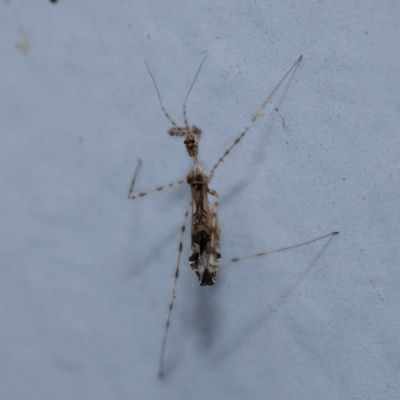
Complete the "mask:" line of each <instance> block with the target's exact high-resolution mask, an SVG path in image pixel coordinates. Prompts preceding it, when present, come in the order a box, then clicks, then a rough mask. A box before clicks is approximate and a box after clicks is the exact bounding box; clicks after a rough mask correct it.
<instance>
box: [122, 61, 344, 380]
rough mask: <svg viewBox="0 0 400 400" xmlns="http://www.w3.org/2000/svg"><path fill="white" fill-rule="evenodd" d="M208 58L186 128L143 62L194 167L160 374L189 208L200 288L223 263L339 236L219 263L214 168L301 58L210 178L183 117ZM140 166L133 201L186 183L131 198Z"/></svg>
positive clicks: (196, 134)
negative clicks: (168, 107) (172, 113)
mask: <svg viewBox="0 0 400 400" xmlns="http://www.w3.org/2000/svg"><path fill="white" fill-rule="evenodd" d="M207 56H208V55H207ZM207 56H206V57H205V58H204V60H203V61H202V63H201V64H200V67H199V69H198V70H197V73H196V75H195V77H194V79H193V81H192V84H191V86H190V89H189V92H188V94H187V96H186V98H185V101H184V103H183V117H184V123H185V126H183V127H180V126H178V125H177V124H176V123H175V122H174V121H173V119H172V118H171V117H170V116H169V114H168V113H167V112H166V111H165V109H164V106H163V103H162V100H161V96H160V93H159V90H158V88H157V84H156V82H155V79H154V77H153V74H152V73H151V71H150V69H149V67H148V65H147V62H146V66H147V69H148V71H149V74H150V76H151V78H152V80H153V83H154V86H155V88H156V91H157V95H158V98H159V101H160V105H161V109H162V110H163V112H164V114H165V116H166V117H167V118H168V119H169V120H170V122H171V123H172V127H171V128H170V129H169V130H168V133H169V135H171V136H181V137H184V145H185V146H186V150H187V153H188V155H189V156H190V157H191V158H192V160H193V165H192V167H191V169H190V171H189V174H188V176H187V178H186V182H187V183H188V184H189V186H190V189H191V194H192V201H191V203H190V204H189V207H188V209H187V210H186V213H185V217H184V223H183V225H182V231H181V240H180V245H179V253H178V262H177V267H176V272H175V280H174V287H173V290H172V298H171V302H170V306H169V311H168V317H167V323H166V327H165V331H164V337H163V342H162V348H161V355H160V370H159V371H160V375H162V373H163V369H164V367H163V364H164V352H165V347H166V341H167V334H168V328H169V325H170V318H171V312H172V306H173V301H174V298H175V293H176V286H177V281H178V276H179V266H180V258H181V254H182V247H183V236H184V233H185V229H186V220H187V217H188V214H189V211H190V207H191V209H192V224H191V239H192V243H191V252H190V256H189V264H190V266H191V268H192V269H193V270H194V272H195V273H196V275H197V277H198V279H199V282H200V285H201V286H205V285H213V284H214V283H215V277H216V274H217V269H218V267H219V266H220V265H221V264H225V263H228V262H236V261H240V260H243V259H247V258H252V257H259V256H264V255H267V254H271V253H274V252H279V251H284V250H288V249H292V248H296V247H299V246H303V245H306V244H309V243H311V242H314V241H317V240H320V239H323V238H325V237H328V236H332V235H334V234H337V233H338V232H331V233H329V234H327V235H324V236H320V237H318V238H316V239H313V240H309V241H307V242H303V243H300V244H296V245H293V246H289V247H285V248H281V249H278V250H273V251H267V252H262V253H258V254H254V255H252V256H247V257H241V258H233V259H230V260H227V261H221V254H220V252H219V244H220V235H221V228H220V225H219V221H218V217H217V211H218V205H219V195H218V193H217V192H216V191H215V190H212V189H210V187H209V183H210V182H211V180H212V178H213V176H214V172H215V170H216V169H217V167H218V166H219V165H220V164H221V162H222V161H223V160H224V158H225V157H226V156H227V155H228V154H229V153H230V151H231V150H232V149H233V147H235V146H236V145H237V144H238V143H239V142H240V140H241V139H242V138H243V137H244V136H245V135H246V133H247V132H248V131H249V129H250V127H251V126H252V124H253V123H254V122H255V121H256V119H257V118H258V117H259V116H261V115H262V109H263V108H264V107H265V106H266V104H267V103H268V102H269V100H270V99H271V97H272V96H273V95H274V93H275V92H276V91H277V89H278V88H279V86H280V85H281V84H282V82H283V81H284V80H285V79H286V77H287V76H288V75H289V74H290V73H291V72H292V71H293V70H294V68H295V67H296V66H297V65H298V63H299V62H300V60H301V58H302V56H300V58H299V59H298V60H297V61H296V62H295V63H294V64H293V65H292V67H291V68H290V69H289V70H288V71H287V72H286V74H285V75H284V77H283V78H282V79H281V80H280V82H279V83H278V84H277V85H276V86H275V88H274V90H273V91H272V92H271V93H270V95H269V96H268V98H267V99H266V100H265V101H264V103H263V104H262V105H261V107H260V109H259V110H258V111H257V112H256V113H255V115H254V116H253V118H252V119H251V121H250V123H249V124H248V125H247V127H246V128H245V129H244V130H243V132H242V133H241V134H240V135H239V136H238V137H237V138H236V140H235V141H234V142H233V144H232V145H231V146H230V147H229V148H228V149H227V150H226V151H225V152H224V154H223V155H222V156H221V157H220V158H219V160H218V161H217V163H216V164H215V165H214V167H213V168H212V169H211V172H210V174H209V175H207V174H206V173H205V172H204V170H203V169H202V168H201V166H200V165H199V162H198V159H197V156H198V151H199V142H200V139H201V134H202V132H201V129H200V128H198V127H197V126H195V125H192V126H189V124H188V122H187V118H186V101H187V99H188V97H189V95H190V92H191V90H192V88H193V85H194V83H195V81H196V78H197V76H198V74H199V72H200V69H201V67H202V65H203V63H204V61H205V60H206V58H207ZM140 166H141V161H140V160H139V164H138V167H137V169H136V171H135V174H134V177H133V180H132V184H131V188H130V191H129V195H128V197H129V198H130V199H136V198H138V197H143V196H145V195H147V194H149V193H153V192H155V191H161V190H163V189H165V188H168V187H172V186H174V185H177V184H181V183H184V182H185V180H180V181H178V182H175V183H171V184H169V185H166V186H161V187H158V188H156V189H154V190H150V191H148V192H144V193H139V194H137V195H134V194H133V193H132V192H133V187H134V184H135V181H136V177H137V174H138V171H139V168H140ZM209 195H210V196H213V197H214V199H215V201H214V204H213V205H212V204H211V203H210V201H209V198H208V196H209Z"/></svg>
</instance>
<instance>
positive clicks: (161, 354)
mask: <svg viewBox="0 0 400 400" xmlns="http://www.w3.org/2000/svg"><path fill="white" fill-rule="evenodd" d="M191 206H192V202H190V204H189V206H188V208H187V210H186V213H185V217H184V219H183V225H182V232H181V241H180V243H179V253H178V261H177V263H176V270H175V278H174V287H173V289H172V297H171V303H170V304H169V309H168V316H167V322H166V324H165V330H164V337H163V341H162V344H161V353H160V363H159V369H158V376H159V377H160V378H162V377H163V376H164V355H165V348H166V345H167V337H168V330H169V326H170V321H171V313H172V307H173V304H174V299H175V293H176V286H177V283H178V277H179V267H180V263H181V256H182V249H183V235H184V233H185V230H186V221H187V218H188V215H189V210H190V207H191Z"/></svg>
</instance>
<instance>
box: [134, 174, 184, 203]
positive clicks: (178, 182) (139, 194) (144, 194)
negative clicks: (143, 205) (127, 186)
mask: <svg viewBox="0 0 400 400" xmlns="http://www.w3.org/2000/svg"><path fill="white" fill-rule="evenodd" d="M185 182H186V179H182V180H180V181H177V182H172V183H169V184H168V185H165V186H159V187H158V188H155V189H152V190H149V191H147V192H143V193H138V194H132V190H133V187H132V188H131V190H130V191H129V195H128V199H131V200H134V199H137V198H138V197H143V196H146V195H148V194H150V193H154V192H159V191H161V190H163V189H166V188H169V187H172V186H176V185H180V184H181V183H185Z"/></svg>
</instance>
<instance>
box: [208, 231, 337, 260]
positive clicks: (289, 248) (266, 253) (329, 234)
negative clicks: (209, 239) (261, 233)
mask: <svg viewBox="0 0 400 400" xmlns="http://www.w3.org/2000/svg"><path fill="white" fill-rule="evenodd" d="M338 234H339V232H331V233H328V234H327V235H323V236H319V237H317V238H315V239H312V240H308V241H307V242H303V243H299V244H295V245H293V246H287V247H281V248H280V249H276V250H270V251H265V252H262V253H257V254H253V255H250V256H246V257H238V258H231V259H230V260H222V261H220V262H218V263H215V264H216V265H218V266H219V265H221V264H228V263H232V262H237V261H242V260H247V259H249V258H255V257H262V256H266V255H268V254H273V253H279V252H281V251H285V250H291V249H295V248H297V247H301V246H305V245H306V244H310V243H313V242H316V241H318V240H321V239H325V238H327V237H329V236H333V235H338Z"/></svg>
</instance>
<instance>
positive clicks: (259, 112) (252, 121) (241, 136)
mask: <svg viewBox="0 0 400 400" xmlns="http://www.w3.org/2000/svg"><path fill="white" fill-rule="evenodd" d="M302 57H303V56H300V58H299V59H298V60H297V61H296V62H295V63H294V64H293V65H292V66H291V67H290V69H289V71H287V72H286V74H285V76H284V77H283V78H282V79H281V80H280V81H279V83H278V84H277V85H276V86H275V88H274V90H273V91H272V92H271V94H270V95H269V96H268V97H267V99H266V100H265V101H264V103H263V104H262V105H261V107H260V109H259V110H257V112H256V113H255V114H254V117H253V118H252V120H251V121H250V123H249V124H248V125H247V126H246V128H245V130H244V131H243V132H242V133H241V134H240V135H239V136H238V137H237V138H236V140H235V141H234V142H233V144H232V145H231V146H230V147H229V148H228V149H227V150H226V151H225V153H224V154H223V155H222V157H221V158H220V159H219V160H218V161H217V163H216V164H215V165H214V166H213V168H212V170H211V172H210V175H209V178H210V179H209V181H211V179H212V177H213V176H214V172H215V170H216V169H217V168H218V166H219V164H221V163H222V161H224V158H225V157H226V156H227V155H228V154H229V153H230V151H231V150H232V149H233V148H234V147H235V146H236V145H237V144H238V143H239V142H240V141H241V140H242V139H243V137H244V136H245V135H246V133H247V132H248V131H249V129H250V128H251V126H252V125H253V124H254V122H255V121H256V119H257V118H258V117H260V116H261V115H262V110H263V108H264V107H265V106H266V105H267V103H268V102H269V101H270V100H271V98H272V96H273V95H274V94H275V92H276V91H277V90H278V88H279V86H281V84H282V83H283V81H284V80H285V79H286V78H287V76H288V75H289V74H290V73H291V72H292V71H293V69H294V68H295V67H296V66H297V65H298V63H299V62H300V61H301V59H302Z"/></svg>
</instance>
